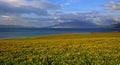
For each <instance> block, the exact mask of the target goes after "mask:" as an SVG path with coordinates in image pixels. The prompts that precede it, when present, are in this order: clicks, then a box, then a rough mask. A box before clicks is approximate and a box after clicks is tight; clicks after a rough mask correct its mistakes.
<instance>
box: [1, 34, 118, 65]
mask: <svg viewBox="0 0 120 65" xmlns="http://www.w3.org/2000/svg"><path fill="white" fill-rule="evenodd" d="M0 65H120V32H109V33H88V34H80V33H73V34H55V35H48V36H35V37H24V38H11V39H0Z"/></svg>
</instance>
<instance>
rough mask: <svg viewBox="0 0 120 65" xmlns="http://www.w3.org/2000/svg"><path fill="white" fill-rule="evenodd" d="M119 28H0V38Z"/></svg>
mask: <svg viewBox="0 0 120 65" xmlns="http://www.w3.org/2000/svg"><path fill="white" fill-rule="evenodd" d="M114 31H120V28H79V29H74V28H73V29H72V28H61V29H54V28H51V29H49V28H0V38H17V37H26V36H42V35H50V34H62V33H91V32H114Z"/></svg>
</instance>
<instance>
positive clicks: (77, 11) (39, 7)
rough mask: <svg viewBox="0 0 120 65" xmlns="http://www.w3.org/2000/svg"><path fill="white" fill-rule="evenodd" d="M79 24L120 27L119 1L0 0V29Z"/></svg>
mask: <svg viewBox="0 0 120 65" xmlns="http://www.w3.org/2000/svg"><path fill="white" fill-rule="evenodd" d="M76 20H77V21H79V22H80V21H81V20H82V21H86V20H87V21H88V22H89V21H91V22H93V23H94V24H96V25H111V24H117V23H120V0H0V25H20V26H27V27H46V26H52V25H56V24H59V23H65V22H74V21H76Z"/></svg>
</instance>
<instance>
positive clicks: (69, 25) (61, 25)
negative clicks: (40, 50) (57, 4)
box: [0, 21, 120, 28]
mask: <svg viewBox="0 0 120 65" xmlns="http://www.w3.org/2000/svg"><path fill="white" fill-rule="evenodd" d="M0 28H33V27H25V26H20V25H2V24H1V25H0ZM45 28H120V23H118V24H112V25H109V26H100V25H96V24H94V23H92V22H89V23H88V22H87V21H86V22H85V21H84V22H83V21H81V22H79V21H76V22H65V23H59V24H56V25H52V26H48V27H45Z"/></svg>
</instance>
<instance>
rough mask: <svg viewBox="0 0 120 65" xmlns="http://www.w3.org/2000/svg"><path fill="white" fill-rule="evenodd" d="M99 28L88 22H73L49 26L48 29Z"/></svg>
mask: <svg viewBox="0 0 120 65" xmlns="http://www.w3.org/2000/svg"><path fill="white" fill-rule="evenodd" d="M94 27H100V26H98V25H96V24H94V23H92V22H89V21H74V22H64V23H60V24H57V25H53V26H49V28H94Z"/></svg>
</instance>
